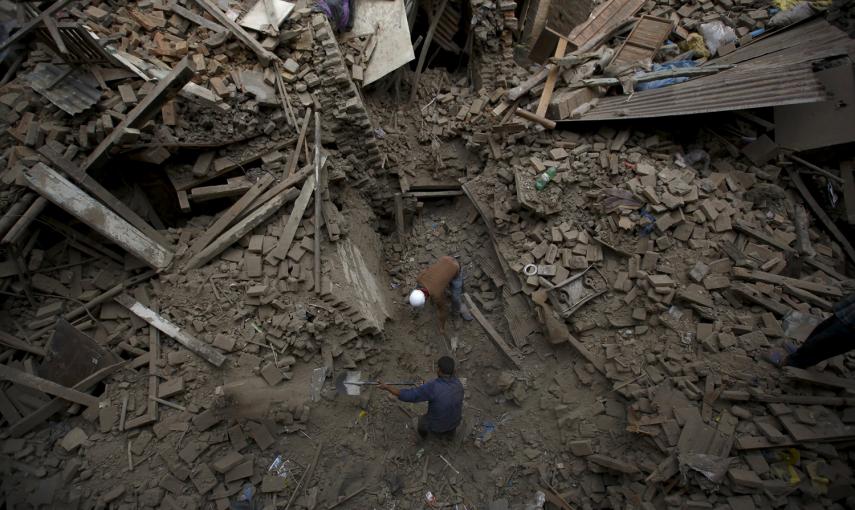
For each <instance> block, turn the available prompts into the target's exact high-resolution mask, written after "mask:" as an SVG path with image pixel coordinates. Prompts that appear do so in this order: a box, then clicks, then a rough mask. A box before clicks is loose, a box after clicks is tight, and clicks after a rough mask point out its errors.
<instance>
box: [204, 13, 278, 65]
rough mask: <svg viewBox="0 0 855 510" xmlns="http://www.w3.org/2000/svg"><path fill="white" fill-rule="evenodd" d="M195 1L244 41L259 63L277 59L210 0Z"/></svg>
mask: <svg viewBox="0 0 855 510" xmlns="http://www.w3.org/2000/svg"><path fill="white" fill-rule="evenodd" d="M196 3H197V4H199V6H200V7H201V8H203V9H205V10H206V11H208V14H210V15H211V17H213V18H214V19H215V20H217V22H219V23H220V24H221V25H223V26H224V27H226V29H227V30H228V31H229V32H231V33H232V34H233V35H234V36H235V37H236V38H237V39H238V40H239V41H240V42H242V43H244V44H245V45H246V46H247V47H248V48H249V49H250V50H252V52H253V53H255V55H256V56H257V57H258V60H259V61H260V62H261V65H263V66H267V65H268V64H270V62H273V61H278V60H279V57H277V56H276V55H274V54H273V53H271V52H269V51H267V50H266V49H264V47H263V46H261V43H259V42H258V40H257V39H256V38H255V37H253V36H252V35H250V34H248V33H247V32H246V30H244V29H243V28H242V27H241V26H240V25H238V24H237V23H236V22H234V21H233V20H232V19H231V18H229V17H228V16H226V13H224V12H223V11H221V10H220V8H219V7H217V5H216V4H214V3H213V2H211V1H210V0H196Z"/></svg>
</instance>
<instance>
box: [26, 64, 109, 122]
mask: <svg viewBox="0 0 855 510" xmlns="http://www.w3.org/2000/svg"><path fill="white" fill-rule="evenodd" d="M67 72H68V66H63V67H59V66H55V65H53V64H48V63H44V62H42V63H40V64H38V65H36V67H35V69H34V70H33V72H31V73H30V74H28V75H26V76H25V77H24V80H25V81H26V82H27V83H29V85H30V87H32V88H33V90H35V91H36V92H38V93H39V94H41V95H43V96H45V97H46V98H47V99H48V101H50V102H51V103H53V104H55V105H56V106H57V107H59V109H61V110H62V111H64V112H65V113H67V114H69V115H77V114H78V113H80V112H82V111H84V110H87V109H89V108H91V107H92V106H93V105H94V104H95V103H96V102H98V100H99V99H100V98H101V91H100V90H99V89H98V82H97V81H96V80H95V77H94V76H92V75H91V74H89V72H87V71H84V70H82V69H74V70H73V71H72V72H71V73H70V74H66V73H67Z"/></svg>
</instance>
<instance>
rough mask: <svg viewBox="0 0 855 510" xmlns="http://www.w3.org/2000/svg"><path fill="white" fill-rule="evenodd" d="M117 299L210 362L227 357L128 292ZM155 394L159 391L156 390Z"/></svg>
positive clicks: (220, 360)
mask: <svg viewBox="0 0 855 510" xmlns="http://www.w3.org/2000/svg"><path fill="white" fill-rule="evenodd" d="M115 300H116V302H117V303H119V304H120V305H122V306H124V307H125V308H127V309H128V310H129V311H130V312H131V313H133V314H134V315H136V316H137V317H139V318H140V319H142V320H144V321H146V322H147V323H149V324H150V325H151V326H154V327H155V328H157V329H159V330H160V331H162V332H163V333H164V334H166V335H168V336H170V337H172V338H173V339H175V341H176V342H178V343H180V344H181V345H183V346H184V347H186V348H187V349H188V350H190V351H191V352H193V353H195V354H196V355H198V356H199V357H201V358H203V359H204V360H205V361H207V362H208V363H210V364H212V365H214V366H216V367H218V366H220V365H222V364H223V362H224V361H225V360H226V357H225V356H223V354H222V353H221V352H220V351H218V350H216V349H214V348H213V347H211V346H210V345H208V344H207V343H205V342H203V341H201V340H199V339H197V338H195V337H194V336H192V335H190V334H189V333H186V332H184V331H183V330H182V329H181V328H179V327H178V326H176V325H175V324H173V323H171V322H170V321H168V320H166V319H164V318H163V317H161V316H160V315H159V314H157V313H156V312H155V311H154V310H152V309H151V308H148V307H147V306H145V305H143V304H142V303H140V302H139V301H136V300H135V299H134V298H132V297H130V296H128V295H127V294H120V295H118V296H116V297H115ZM155 395H157V392H156V391H155Z"/></svg>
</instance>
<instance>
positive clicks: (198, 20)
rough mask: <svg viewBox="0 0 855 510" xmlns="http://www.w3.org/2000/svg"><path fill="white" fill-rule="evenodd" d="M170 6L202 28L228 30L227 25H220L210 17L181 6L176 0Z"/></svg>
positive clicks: (176, 12) (213, 30)
mask: <svg viewBox="0 0 855 510" xmlns="http://www.w3.org/2000/svg"><path fill="white" fill-rule="evenodd" d="M169 8H170V9H172V12H174V13H175V14H177V15H179V16H181V17H182V18H184V19H187V20H190V21H192V22H193V23H195V24H197V25H199V26H200V27H202V28H207V29H208V30H210V31H212V32H225V31H226V27H224V26H222V25H219V24H217V23H214V22H213V21H211V20H209V19H208V18H205V17H202V16H199V15H198V14H196V13H195V12H193V11H191V10H189V9H185V8H184V7H181V6H180V5H178V2H177V1H176V0H173V1H172V3H170V4H169Z"/></svg>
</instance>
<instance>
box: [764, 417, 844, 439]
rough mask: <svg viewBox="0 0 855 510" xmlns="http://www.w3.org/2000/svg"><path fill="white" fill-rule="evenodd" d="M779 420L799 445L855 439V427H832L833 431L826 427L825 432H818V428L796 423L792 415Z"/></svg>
mask: <svg viewBox="0 0 855 510" xmlns="http://www.w3.org/2000/svg"><path fill="white" fill-rule="evenodd" d="M778 420H780V421H781V424H782V425H783V426H784V428H785V429H787V432H788V433H789V434H790V436H792V438H793V439H795V440H796V441H798V442H799V443H819V442H830V441H846V440H849V439H855V427H852V426H845V425H844V426H837V427H832V430H828V427H824V429H825V430H818V427H815V426H810V427H809V426H807V425H804V424H802V423H799V422H798V421H796V417H795V416H793V415H791V414H790V415H786V414H785V415H783V416H778Z"/></svg>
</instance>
